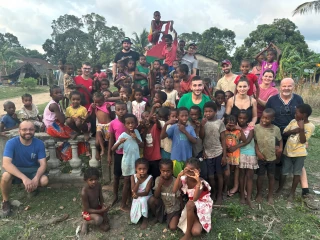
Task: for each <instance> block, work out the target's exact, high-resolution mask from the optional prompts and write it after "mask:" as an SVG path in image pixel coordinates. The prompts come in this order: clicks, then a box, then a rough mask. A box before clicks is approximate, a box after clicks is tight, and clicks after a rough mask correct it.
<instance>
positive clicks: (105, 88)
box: [100, 78, 110, 92]
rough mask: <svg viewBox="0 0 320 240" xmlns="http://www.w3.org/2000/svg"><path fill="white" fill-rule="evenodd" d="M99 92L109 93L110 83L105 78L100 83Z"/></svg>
mask: <svg viewBox="0 0 320 240" xmlns="http://www.w3.org/2000/svg"><path fill="white" fill-rule="evenodd" d="M100 84H101V86H100V92H104V91H109V87H110V81H109V80H108V79H106V78H103V79H102V80H101V81H100Z"/></svg>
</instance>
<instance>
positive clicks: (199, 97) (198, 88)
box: [178, 76, 211, 111]
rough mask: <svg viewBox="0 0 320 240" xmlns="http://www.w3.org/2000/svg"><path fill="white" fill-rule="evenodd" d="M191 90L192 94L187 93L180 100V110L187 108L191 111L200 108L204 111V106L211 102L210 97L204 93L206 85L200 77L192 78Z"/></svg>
mask: <svg viewBox="0 0 320 240" xmlns="http://www.w3.org/2000/svg"><path fill="white" fill-rule="evenodd" d="M190 88H191V91H192V92H189V93H185V94H184V95H183V96H182V97H181V98H180V101H179V103H178V108H179V107H186V108H188V109H189V110H190V108H191V107H192V106H199V107H200V109H201V111H202V110H203V106H204V104H205V103H206V102H209V101H211V100H210V97H208V96H207V95H205V94H203V93H202V91H203V89H204V83H203V81H202V79H201V77H200V76H194V77H193V78H192V80H191V86H190Z"/></svg>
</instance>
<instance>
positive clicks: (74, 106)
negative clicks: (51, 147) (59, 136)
mask: <svg viewBox="0 0 320 240" xmlns="http://www.w3.org/2000/svg"><path fill="white" fill-rule="evenodd" d="M69 99H70V101H71V106H69V107H67V109H66V118H67V119H66V124H67V125H68V126H69V127H70V128H71V129H72V130H74V131H76V132H77V135H80V134H81V133H83V135H84V139H85V141H88V140H89V138H90V135H89V131H90V123H87V122H86V121H85V119H86V117H87V113H88V112H87V109H86V108H85V107H84V106H81V105H80V101H81V94H80V92H78V91H72V92H71V93H70V96H69ZM77 135H74V137H76V136H77Z"/></svg>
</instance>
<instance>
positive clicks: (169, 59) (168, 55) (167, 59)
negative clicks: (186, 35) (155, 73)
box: [162, 39, 178, 67]
mask: <svg viewBox="0 0 320 240" xmlns="http://www.w3.org/2000/svg"><path fill="white" fill-rule="evenodd" d="M177 47H178V40H177V39H175V40H174V41H173V43H172V45H171V50H170V51H169V50H168V49H167V45H165V46H164V47H163V49H162V56H163V57H164V63H166V64H168V65H169V67H170V66H172V64H173V61H175V60H177Z"/></svg>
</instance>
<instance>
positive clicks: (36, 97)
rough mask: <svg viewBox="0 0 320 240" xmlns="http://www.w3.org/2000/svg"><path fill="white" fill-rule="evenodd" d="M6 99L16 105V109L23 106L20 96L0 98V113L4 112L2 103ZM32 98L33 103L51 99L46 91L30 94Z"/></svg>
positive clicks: (37, 103) (36, 103)
mask: <svg viewBox="0 0 320 240" xmlns="http://www.w3.org/2000/svg"><path fill="white" fill-rule="evenodd" d="M8 100H10V101H12V102H13V103H14V104H15V105H16V110H20V109H21V108H22V106H23V104H22V101H21V97H15V98H11V99H7V100H0V115H2V114H5V112H4V111H3V107H2V106H3V103H4V102H5V101H8ZM32 100H33V103H34V104H35V105H39V104H42V103H46V102H49V101H50V100H51V97H50V95H49V93H47V92H45V93H37V94H33V95H32Z"/></svg>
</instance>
